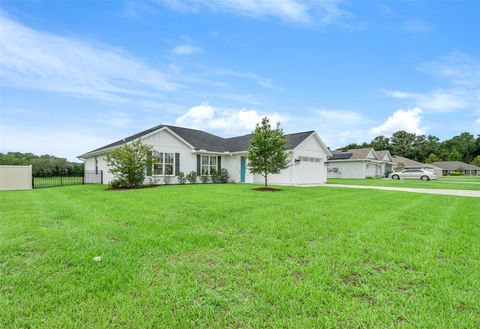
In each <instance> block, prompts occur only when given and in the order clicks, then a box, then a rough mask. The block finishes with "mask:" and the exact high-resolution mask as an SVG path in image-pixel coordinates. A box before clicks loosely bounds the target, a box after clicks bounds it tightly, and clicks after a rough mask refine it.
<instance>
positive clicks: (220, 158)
mask: <svg viewBox="0 0 480 329" xmlns="http://www.w3.org/2000/svg"><path fill="white" fill-rule="evenodd" d="M217 164H218V167H217V169H218V170H220V169H222V157H221V156H220V155H219V156H218V161H217Z"/></svg>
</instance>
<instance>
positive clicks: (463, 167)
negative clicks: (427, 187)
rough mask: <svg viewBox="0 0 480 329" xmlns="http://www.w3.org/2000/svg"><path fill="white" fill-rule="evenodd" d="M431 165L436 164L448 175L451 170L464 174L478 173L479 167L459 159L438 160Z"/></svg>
mask: <svg viewBox="0 0 480 329" xmlns="http://www.w3.org/2000/svg"><path fill="white" fill-rule="evenodd" d="M432 165H435V166H437V168H439V169H440V170H441V171H442V172H443V174H444V175H450V174H451V173H452V172H461V173H462V174H464V175H466V176H475V175H480V167H477V166H474V165H471V164H468V163H465V162H461V161H438V162H434V163H432Z"/></svg>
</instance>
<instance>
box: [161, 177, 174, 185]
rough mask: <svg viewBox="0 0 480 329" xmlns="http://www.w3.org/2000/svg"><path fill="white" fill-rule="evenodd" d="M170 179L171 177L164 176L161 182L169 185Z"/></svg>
mask: <svg viewBox="0 0 480 329" xmlns="http://www.w3.org/2000/svg"><path fill="white" fill-rule="evenodd" d="M171 179H172V177H171V176H164V177H163V182H164V183H165V185H168V184H170V182H171Z"/></svg>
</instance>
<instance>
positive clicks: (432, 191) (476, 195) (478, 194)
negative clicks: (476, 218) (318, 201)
mask: <svg viewBox="0 0 480 329" xmlns="http://www.w3.org/2000/svg"><path fill="white" fill-rule="evenodd" d="M322 186H326V187H342V188H359V189H369V190H386V191H400V192H411V193H426V194H441V195H455V196H467V197H473V198H480V191H472V190H447V189H430V188H410V187H390V186H365V185H346V184H325V185H322Z"/></svg>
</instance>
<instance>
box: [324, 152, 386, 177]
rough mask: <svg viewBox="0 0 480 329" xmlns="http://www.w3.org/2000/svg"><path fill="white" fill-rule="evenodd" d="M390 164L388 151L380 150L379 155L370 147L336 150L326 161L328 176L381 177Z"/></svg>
mask: <svg viewBox="0 0 480 329" xmlns="http://www.w3.org/2000/svg"><path fill="white" fill-rule="evenodd" d="M391 166H393V162H392V157H391V155H390V152H388V151H382V152H381V156H380V155H379V154H378V153H377V152H376V151H375V150H374V149H373V148H371V147H368V148H361V149H350V150H336V151H333V152H332V156H331V157H330V158H329V159H328V161H327V169H328V177H329V178H366V177H381V176H384V175H385V172H386V170H387V168H391Z"/></svg>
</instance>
